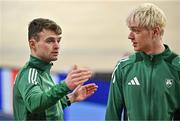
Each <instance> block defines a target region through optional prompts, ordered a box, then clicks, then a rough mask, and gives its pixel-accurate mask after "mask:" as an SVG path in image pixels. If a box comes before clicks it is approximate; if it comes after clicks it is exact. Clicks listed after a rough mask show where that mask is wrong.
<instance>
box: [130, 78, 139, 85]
mask: <svg viewBox="0 0 180 121" xmlns="http://www.w3.org/2000/svg"><path fill="white" fill-rule="evenodd" d="M128 85H140V83H139V80H138V79H137V77H134V78H133V79H132V80H130V81H129V82H128Z"/></svg>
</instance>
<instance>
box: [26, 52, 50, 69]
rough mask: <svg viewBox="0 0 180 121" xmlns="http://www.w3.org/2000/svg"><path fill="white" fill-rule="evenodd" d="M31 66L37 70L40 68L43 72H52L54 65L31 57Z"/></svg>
mask: <svg viewBox="0 0 180 121" xmlns="http://www.w3.org/2000/svg"><path fill="white" fill-rule="evenodd" d="M29 64H30V65H31V66H32V67H35V68H38V69H40V70H41V71H48V72H49V71H50V69H51V67H52V65H53V63H47V62H45V61H43V60H41V59H39V58H37V57H34V56H32V55H30V59H29Z"/></svg>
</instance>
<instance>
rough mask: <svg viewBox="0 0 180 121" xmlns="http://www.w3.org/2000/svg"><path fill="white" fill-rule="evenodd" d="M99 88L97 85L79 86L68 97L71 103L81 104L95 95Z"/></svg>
mask: <svg viewBox="0 0 180 121" xmlns="http://www.w3.org/2000/svg"><path fill="white" fill-rule="evenodd" d="M97 88H98V86H97V85H96V84H95V83H90V84H86V85H79V86H78V87H76V89H74V90H73V92H72V93H70V94H68V97H69V99H70V101H71V103H73V102H79V101H82V100H85V99H86V98H87V97H89V96H91V95H92V94H94V92H95V91H96V90H97Z"/></svg>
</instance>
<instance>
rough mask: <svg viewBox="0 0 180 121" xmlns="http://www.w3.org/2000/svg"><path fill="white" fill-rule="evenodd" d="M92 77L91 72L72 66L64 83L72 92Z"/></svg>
mask: <svg viewBox="0 0 180 121" xmlns="http://www.w3.org/2000/svg"><path fill="white" fill-rule="evenodd" d="M91 76H92V71H91V70H89V69H85V68H78V67H77V65H74V66H73V68H72V69H71V71H70V72H69V73H68V75H67V77H66V79H65V82H66V84H67V86H68V87H69V88H70V89H71V90H72V89H74V88H76V87H77V86H78V85H83V84H84V82H86V81H88V80H89V78H91Z"/></svg>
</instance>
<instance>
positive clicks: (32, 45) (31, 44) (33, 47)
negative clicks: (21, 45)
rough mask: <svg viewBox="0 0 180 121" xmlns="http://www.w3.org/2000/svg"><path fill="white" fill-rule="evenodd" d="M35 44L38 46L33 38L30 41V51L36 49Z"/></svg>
mask: <svg viewBox="0 0 180 121" xmlns="http://www.w3.org/2000/svg"><path fill="white" fill-rule="evenodd" d="M35 44H36V40H35V39H33V38H31V39H30V40H29V47H30V49H35V48H36V46H35Z"/></svg>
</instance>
